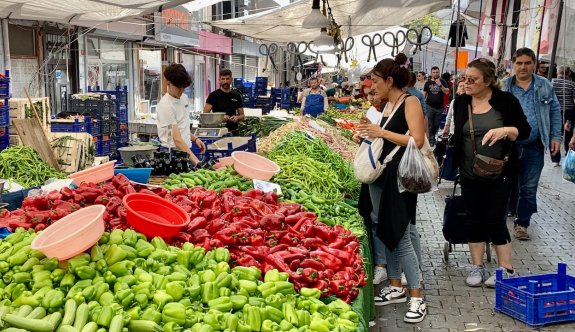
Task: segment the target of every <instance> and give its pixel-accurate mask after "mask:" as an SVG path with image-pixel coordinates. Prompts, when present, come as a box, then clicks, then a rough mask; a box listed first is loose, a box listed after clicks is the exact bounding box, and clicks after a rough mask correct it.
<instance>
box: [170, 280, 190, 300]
mask: <svg viewBox="0 0 575 332" xmlns="http://www.w3.org/2000/svg"><path fill="white" fill-rule="evenodd" d="M185 287H186V284H185V283H184V282H183V281H171V282H169V283H167V284H166V293H168V295H170V296H171V297H172V298H173V299H174V301H179V300H181V299H182V296H184V293H185V291H186V290H185Z"/></svg>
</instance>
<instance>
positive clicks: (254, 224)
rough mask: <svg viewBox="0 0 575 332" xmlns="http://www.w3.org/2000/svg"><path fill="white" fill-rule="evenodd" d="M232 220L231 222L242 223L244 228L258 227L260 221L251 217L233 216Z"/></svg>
mask: <svg viewBox="0 0 575 332" xmlns="http://www.w3.org/2000/svg"><path fill="white" fill-rule="evenodd" d="M232 220H233V221H232V222H233V223H239V224H243V225H244V226H245V227H246V228H259V226H260V223H259V222H257V221H255V220H254V219H253V218H251V217H234V218H232Z"/></svg>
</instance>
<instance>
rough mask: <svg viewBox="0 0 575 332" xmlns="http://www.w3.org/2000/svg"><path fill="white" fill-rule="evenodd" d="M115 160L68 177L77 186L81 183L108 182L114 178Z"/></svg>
mask: <svg viewBox="0 0 575 332" xmlns="http://www.w3.org/2000/svg"><path fill="white" fill-rule="evenodd" d="M115 163H116V161H115V160H112V161H109V162H107V163H103V164H101V165H98V166H94V167H90V168H87V169H85V170H83V171H80V172H76V173H74V174H70V175H69V176H68V177H69V178H70V179H73V180H74V182H76V184H77V185H80V184H81V183H82V182H92V183H100V182H104V181H108V180H110V179H111V178H113V177H114V164H115Z"/></svg>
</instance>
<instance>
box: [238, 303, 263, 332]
mask: <svg viewBox="0 0 575 332" xmlns="http://www.w3.org/2000/svg"><path fill="white" fill-rule="evenodd" d="M243 314H244V320H245V322H246V324H247V325H248V326H249V327H250V329H251V330H252V331H260V330H261V327H262V317H261V313H260V309H259V308H257V307H254V306H251V305H249V304H246V305H245V306H244V309H243Z"/></svg>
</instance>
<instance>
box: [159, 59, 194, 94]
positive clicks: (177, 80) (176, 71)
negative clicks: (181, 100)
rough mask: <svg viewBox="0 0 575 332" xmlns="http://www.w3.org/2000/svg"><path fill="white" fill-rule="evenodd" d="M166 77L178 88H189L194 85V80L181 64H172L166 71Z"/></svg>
mask: <svg viewBox="0 0 575 332" xmlns="http://www.w3.org/2000/svg"><path fill="white" fill-rule="evenodd" d="M164 77H165V78H166V80H167V81H168V82H170V83H172V84H173V85H174V86H176V87H178V88H187V87H189V86H190V84H192V78H191V77H190V74H188V71H187V70H186V68H185V67H184V66H183V65H181V64H179V63H172V64H171V65H169V66H167V67H166V69H164Z"/></svg>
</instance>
